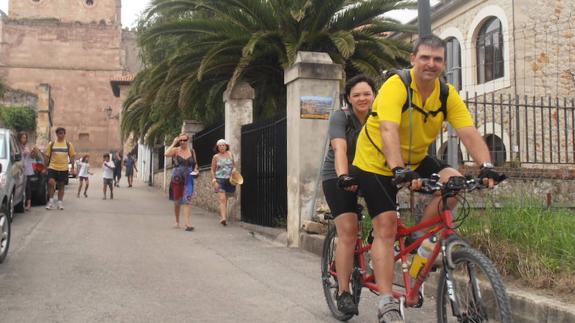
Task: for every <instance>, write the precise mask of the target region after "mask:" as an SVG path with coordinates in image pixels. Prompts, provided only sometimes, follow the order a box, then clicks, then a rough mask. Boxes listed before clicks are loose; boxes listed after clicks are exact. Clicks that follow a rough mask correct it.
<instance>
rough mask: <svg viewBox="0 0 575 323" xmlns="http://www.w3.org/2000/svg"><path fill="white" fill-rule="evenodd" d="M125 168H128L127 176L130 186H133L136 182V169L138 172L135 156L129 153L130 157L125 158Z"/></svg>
mask: <svg viewBox="0 0 575 323" xmlns="http://www.w3.org/2000/svg"><path fill="white" fill-rule="evenodd" d="M124 168H125V169H126V178H127V179H128V187H132V184H133V182H134V170H135V171H136V172H137V171H138V168H137V167H136V160H135V159H134V156H133V155H132V154H131V153H129V154H128V157H126V159H125V160H124Z"/></svg>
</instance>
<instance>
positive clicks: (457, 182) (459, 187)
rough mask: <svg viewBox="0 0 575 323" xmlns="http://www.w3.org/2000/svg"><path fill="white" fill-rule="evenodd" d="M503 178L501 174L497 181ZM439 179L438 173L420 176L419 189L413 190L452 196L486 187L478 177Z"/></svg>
mask: <svg viewBox="0 0 575 323" xmlns="http://www.w3.org/2000/svg"><path fill="white" fill-rule="evenodd" d="M505 178H506V177H505V175H502V177H501V178H500V181H498V183H499V182H501V181H503V180H505ZM439 179H440V176H439V175H438V174H432V175H431V177H430V178H422V179H421V180H422V182H423V185H422V187H421V189H418V190H415V192H418V193H422V194H433V193H435V192H442V195H448V196H453V195H456V194H457V193H459V192H460V191H467V192H471V191H474V190H480V189H485V188H488V186H487V185H485V184H483V181H482V180H481V179H480V178H478V177H464V176H452V177H450V178H449V180H447V182H446V183H441V182H440V181H439Z"/></svg>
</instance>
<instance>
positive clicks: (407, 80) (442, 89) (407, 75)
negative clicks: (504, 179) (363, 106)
mask: <svg viewBox="0 0 575 323" xmlns="http://www.w3.org/2000/svg"><path fill="white" fill-rule="evenodd" d="M394 74H397V76H399V78H400V79H401V81H402V82H403V85H405V90H406V91H407V95H408V96H411V97H413V89H412V88H411V81H412V79H411V72H410V70H409V69H407V68H404V69H401V70H397V71H395V72H394ZM448 96H449V86H448V85H447V83H446V82H445V81H444V80H443V78H441V77H440V78H439V101H440V102H441V106H440V107H439V109H437V110H435V111H429V112H427V111H425V110H423V109H422V108H420V107H418V106H417V105H415V104H414V103H413V102H412V103H411V107H412V108H413V109H415V110H416V111H418V112H420V113H421V114H423V115H424V122H426V121H427V117H429V115H430V114H431V115H432V116H433V117H435V116H436V115H437V114H438V113H439V112H441V113H443V119H444V120H447V97H448ZM409 108H410V107H409V100H405V103H404V104H403V107H402V108H401V113H403V112H405V111H406V110H407V109H409Z"/></svg>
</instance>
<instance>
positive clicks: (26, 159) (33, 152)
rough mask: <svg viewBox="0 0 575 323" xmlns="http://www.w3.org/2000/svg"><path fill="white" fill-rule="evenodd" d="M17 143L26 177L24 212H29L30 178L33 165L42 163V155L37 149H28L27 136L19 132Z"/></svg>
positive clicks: (30, 203)
mask: <svg viewBox="0 0 575 323" xmlns="http://www.w3.org/2000/svg"><path fill="white" fill-rule="evenodd" d="M18 141H19V142H20V144H21V145H22V161H23V163H24V175H26V204H25V210H26V211H29V210H30V208H31V207H32V182H31V178H32V177H34V175H35V173H34V166H33V164H34V163H43V160H42V154H41V153H40V151H39V150H38V148H36V147H33V148H30V146H29V145H28V134H27V133H25V132H20V133H19V134H18Z"/></svg>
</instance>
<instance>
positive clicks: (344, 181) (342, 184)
mask: <svg viewBox="0 0 575 323" xmlns="http://www.w3.org/2000/svg"><path fill="white" fill-rule="evenodd" d="M353 185H358V182H357V178H355V177H354V176H350V175H347V174H342V175H339V177H338V178H337V187H339V188H346V187H350V186H353Z"/></svg>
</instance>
